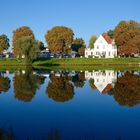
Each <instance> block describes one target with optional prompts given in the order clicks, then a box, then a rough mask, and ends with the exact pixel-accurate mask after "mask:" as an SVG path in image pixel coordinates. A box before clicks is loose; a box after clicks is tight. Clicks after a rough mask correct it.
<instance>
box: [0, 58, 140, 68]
mask: <svg viewBox="0 0 140 140" xmlns="http://www.w3.org/2000/svg"><path fill="white" fill-rule="evenodd" d="M26 66H27V65H26V64H25V62H24V60H23V59H16V58H1V59H0V69H18V68H23V67H26ZM32 66H33V67H34V68H39V69H50V70H51V69H63V70H93V69H94V70H96V69H97V70H98V69H100V70H105V69H113V70H125V69H127V70H129V69H133V70H140V58H113V59H104V58H102V59H99V58H66V59H54V58H53V59H50V60H38V61H35V62H34V63H33V64H32Z"/></svg>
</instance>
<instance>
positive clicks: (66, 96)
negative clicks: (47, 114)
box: [46, 73, 74, 102]
mask: <svg viewBox="0 0 140 140" xmlns="http://www.w3.org/2000/svg"><path fill="white" fill-rule="evenodd" d="M70 80H71V76H68V75H65V74H62V73H61V74H51V75H50V81H49V83H48V86H47V88H46V93H47V94H48V97H49V98H52V99H53V100H54V101H58V102H64V101H68V100H71V99H72V98H73V96H74V87H73V85H72V84H71V83H70Z"/></svg>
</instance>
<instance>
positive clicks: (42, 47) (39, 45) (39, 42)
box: [38, 41, 45, 51]
mask: <svg viewBox="0 0 140 140" xmlns="http://www.w3.org/2000/svg"><path fill="white" fill-rule="evenodd" d="M38 47H39V49H40V51H42V50H44V49H45V46H44V43H43V42H42V41H38Z"/></svg>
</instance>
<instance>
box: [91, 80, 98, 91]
mask: <svg viewBox="0 0 140 140" xmlns="http://www.w3.org/2000/svg"><path fill="white" fill-rule="evenodd" d="M89 85H90V87H91V89H92V90H96V89H97V87H96V86H95V85H94V79H90V80H89Z"/></svg>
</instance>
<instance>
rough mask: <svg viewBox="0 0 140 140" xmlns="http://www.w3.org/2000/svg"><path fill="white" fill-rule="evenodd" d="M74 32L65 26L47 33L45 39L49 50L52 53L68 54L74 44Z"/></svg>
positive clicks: (57, 27) (54, 28)
mask: <svg viewBox="0 0 140 140" xmlns="http://www.w3.org/2000/svg"><path fill="white" fill-rule="evenodd" d="M73 36H74V33H73V31H72V30H71V29H70V28H68V27H64V26H56V27H53V28H52V29H51V30H49V31H48V32H47V34H46V35H45V39H46V41H47V43H48V48H49V50H50V51H51V53H63V52H64V53H66V54H68V53H69V52H70V51H71V50H70V46H71V44H72V42H73Z"/></svg>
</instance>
